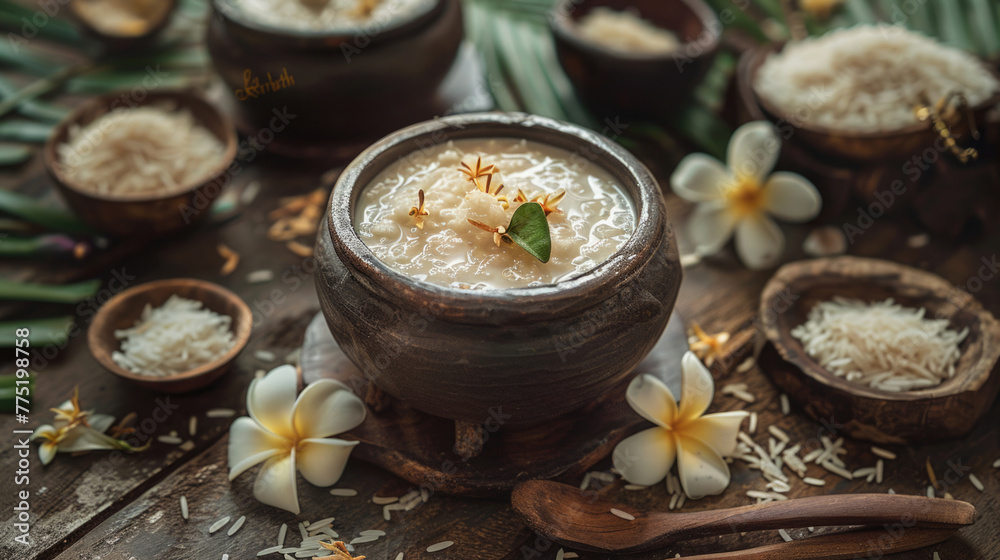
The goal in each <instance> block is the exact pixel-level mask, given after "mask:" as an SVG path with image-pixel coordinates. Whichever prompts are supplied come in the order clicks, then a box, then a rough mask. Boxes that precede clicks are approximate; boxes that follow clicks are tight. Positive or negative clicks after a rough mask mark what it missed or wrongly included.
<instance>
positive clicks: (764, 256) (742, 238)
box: [736, 216, 785, 270]
mask: <svg viewBox="0 0 1000 560" xmlns="http://www.w3.org/2000/svg"><path fill="white" fill-rule="evenodd" d="M784 249H785V235H784V234H783V233H781V228H779V227H778V224H776V223H774V220H772V219H771V218H768V217H767V216H750V217H748V218H746V219H744V220H742V221H740V223H739V225H738V226H736V253H737V254H738V255H739V256H740V260H741V261H743V264H744V265H746V267H747V268H750V269H755V270H760V269H764V268H771V267H773V266H774V265H776V264H778V261H779V260H780V259H781V253H782V251H784Z"/></svg>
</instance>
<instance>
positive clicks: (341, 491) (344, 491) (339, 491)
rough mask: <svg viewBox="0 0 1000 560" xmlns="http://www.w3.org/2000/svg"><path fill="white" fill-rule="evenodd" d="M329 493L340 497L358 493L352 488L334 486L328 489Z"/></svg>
mask: <svg viewBox="0 0 1000 560" xmlns="http://www.w3.org/2000/svg"><path fill="white" fill-rule="evenodd" d="M330 495H331V496H342V497H346V498H349V497H351V496H357V495H358V491H357V490H354V489H352V488H334V489H332V490H330Z"/></svg>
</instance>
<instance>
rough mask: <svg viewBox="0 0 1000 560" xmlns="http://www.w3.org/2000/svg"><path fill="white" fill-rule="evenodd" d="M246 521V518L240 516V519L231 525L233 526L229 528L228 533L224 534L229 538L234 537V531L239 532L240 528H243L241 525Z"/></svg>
mask: <svg viewBox="0 0 1000 560" xmlns="http://www.w3.org/2000/svg"><path fill="white" fill-rule="evenodd" d="M246 520H247V516H245V515H241V516H240V518H239V519H237V520H236V523H233V526H232V527H230V528H229V530H228V531H226V534H227V535H229V536H230V537H231V536H233V535H235V534H236V531H239V530H240V527H242V526H243V523H244V522H246Z"/></svg>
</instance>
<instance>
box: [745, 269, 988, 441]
mask: <svg viewBox="0 0 1000 560" xmlns="http://www.w3.org/2000/svg"><path fill="white" fill-rule="evenodd" d="M834 296H843V297H846V298H850V299H858V300H863V301H882V300H885V299H887V298H893V299H894V300H895V301H896V302H897V303H900V304H902V305H904V306H907V307H913V308H920V307H924V308H925V309H927V316H928V317H935V318H947V319H948V321H949V322H950V328H952V329H955V330H962V329H963V328H966V327H968V329H969V334H968V336H967V337H966V338H965V340H964V341H962V344H961V346H960V348H961V352H962V354H961V357H960V358H959V362H958V364H957V365H956V368H955V369H956V371H955V375H954V377H952V378H951V379H948V380H946V381H944V382H943V383H941V384H940V385H938V386H936V387H930V388H927V389H922V390H919V391H909V392H900V393H896V392H890V391H882V390H879V389H873V388H871V387H868V386H865V385H860V384H857V383H853V382H849V381H847V380H845V379H843V378H841V377H836V376H835V375H833V374H832V373H830V372H828V371H827V370H826V369H824V368H823V367H821V366H820V365H819V364H818V363H816V361H814V360H813V359H812V358H811V357H810V356H809V355H808V354H806V352H805V350H804V349H803V347H802V344H801V343H800V342H799V340H798V339H796V338H795V337H793V336H792V335H791V330H792V329H794V328H795V327H797V326H798V325H800V324H802V323H804V322H805V321H806V319H807V317H808V314H809V311H810V310H811V309H812V308H813V306H814V305H816V304H817V303H819V302H821V301H826V300H829V299H831V298H832V297H834ZM760 320H761V324H762V326H763V329H764V333H765V334H766V336H767V341H768V343H769V347H765V348H764V350H763V351H762V354H761V368H762V369H764V370H765V371H766V372H767V373H768V374H769V375H770V376H771V378H772V379H773V380H774V382H775V384H776V385H778V387H780V389H781V391H783V392H785V393H787V394H788V395H789V396H790V397H791V398H793V399H794V400H796V401H797V402H798V403H799V404H800V405H801V406H802V407H803V408H804V409H805V411H806V412H807V413H808V414H809V415H811V416H812V417H813V418H815V419H817V420H819V421H822V422H824V423H828V425H831V426H835V427H836V428H837V429H838V431H842V433H843V434H846V435H849V436H851V437H854V438H858V439H864V440H868V441H873V442H877V443H889V444H894V443H904V442H913V443H918V442H926V441H932V440H942V439H947V438H954V437H958V436H961V435H963V434H966V433H968V432H969V431H970V430H971V429H972V427H973V425H975V423H976V421H978V420H979V419H980V418H981V417H982V416H983V414H985V413H986V412H987V410H988V409H989V408H990V406H991V405H992V404H993V401H994V400H995V399H996V396H997V392H998V390H1000V374H998V373H997V371H998V369H1000V367H998V364H997V359H998V357H1000V322H998V321H997V320H996V319H995V318H994V317H993V315H991V314H990V312H989V311H986V310H984V309H983V308H982V306H981V305H980V304H979V303H978V302H977V301H976V300H975V298H973V297H972V296H971V295H969V294H968V293H967V292H965V291H964V290H961V289H957V288H954V287H953V286H952V285H951V284H950V283H949V282H948V281H946V280H945V279H943V278H940V277H938V276H935V275H933V274H930V273H928V272H924V271H922V270H918V269H915V268H910V267H907V266H903V265H900V264H896V263H892V262H888V261H882V260H876V259H865V258H858V257H836V258H829V259H815V260H808V261H800V262H797V263H792V264H789V265H786V266H784V267H782V268H781V269H779V270H778V272H777V273H776V274H775V275H774V277H773V278H771V280H770V281H769V282H768V283H767V285H766V286H765V287H764V292H763V293H762V294H761V302H760Z"/></svg>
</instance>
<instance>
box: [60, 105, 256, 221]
mask: <svg viewBox="0 0 1000 560" xmlns="http://www.w3.org/2000/svg"><path fill="white" fill-rule="evenodd" d="M156 104H170V105H173V106H175V107H177V108H183V109H187V110H188V111H190V112H191V114H192V115H193V116H194V118H195V120H196V121H197V122H199V123H200V124H201V125H202V126H204V127H205V128H206V129H208V131H209V132H211V133H212V134H213V135H215V137H216V138H218V139H219V141H220V142H222V144H223V145H224V146H225V152H224V155H223V157H222V159H221V161H220V162H219V163H218V165H217V166H216V167H215V169H214V170H213V171H212V172H211V173H209V174H207V175H206V176H205V177H204V178H202V179H199V180H198V181H196V182H194V183H192V184H189V185H184V186H183V187H181V188H179V189H173V190H171V191H170V192H168V193H166V194H128V195H104V194H99V193H95V192H92V191H89V190H86V189H84V188H83V187H82V186H81V185H78V184H76V183H74V182H73V181H71V180H70V179H68V178H67V177H66V176H65V175H64V174H63V173H62V171H61V169H60V167H61V164H60V163H59V157H58V155H57V152H56V148H57V147H58V146H60V145H62V144H65V143H66V141H67V138H68V137H69V128H70V126H72V125H80V126H84V125H87V124H89V123H91V122H93V121H94V120H95V119H97V118H98V117H100V116H102V115H104V114H106V113H108V112H110V111H112V110H113V109H115V108H118V107H125V106H130V105H134V106H146V105H156ZM235 157H236V132H235V130H234V128H233V124H232V121H230V120H229V117H228V116H226V115H225V114H223V113H222V112H221V111H219V110H218V109H217V108H216V107H215V106H213V105H211V104H210V103H208V102H207V101H205V100H204V99H203V98H202V97H201V96H199V95H196V94H194V93H189V92H186V91H145V90H143V91H142V97H141V98H140V97H139V96H137V95H135V93H134V90H127V91H121V92H116V93H109V94H105V95H101V96H98V97H95V98H93V99H91V100H89V101H87V102H86V103H84V104H83V105H81V106H80V107H79V108H77V110H75V111H73V112H72V113H70V115H69V116H67V117H66V118H65V119H63V121H62V122H60V123H59V124H58V125H57V126H56V127H55V129H54V130H53V131H52V134H51V135H50V136H49V138H48V141H46V143H45V149H44V151H43V159H44V161H45V168H46V170H47V171H48V172H49V176H51V177H52V180H53V181H55V183H56V186H57V187H58V188H59V192H60V193H62V196H63V198H65V199H66V202H67V204H69V206H70V208H72V209H73V211H74V212H76V214H77V215H79V216H80V218H82V219H83V220H84V221H85V222H87V223H88V224H90V225H91V226H93V227H94V228H95V229H97V230H99V231H102V232H104V233H107V234H110V235H112V236H117V237H126V236H142V237H159V236H163V235H167V234H171V233H176V232H178V231H180V230H183V229H186V228H190V227H192V226H195V225H196V224H197V223H198V222H199V221H201V219H203V218H204V217H205V216H206V215H208V209H209V208H210V207H211V206H212V202H213V201H214V200H215V199H216V198H217V197H218V196H219V195H220V194H222V189H223V187H225V185H226V183H227V182H228V181H229V175H230V174H229V173H228V169H229V167H230V165H231V164H232V163H233V160H234V159H235Z"/></svg>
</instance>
